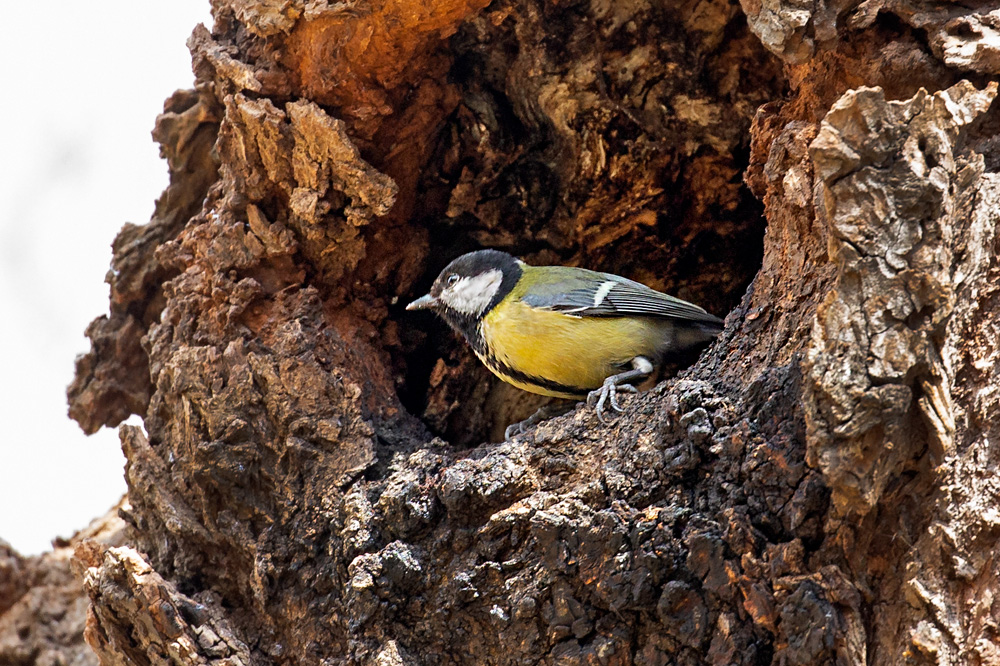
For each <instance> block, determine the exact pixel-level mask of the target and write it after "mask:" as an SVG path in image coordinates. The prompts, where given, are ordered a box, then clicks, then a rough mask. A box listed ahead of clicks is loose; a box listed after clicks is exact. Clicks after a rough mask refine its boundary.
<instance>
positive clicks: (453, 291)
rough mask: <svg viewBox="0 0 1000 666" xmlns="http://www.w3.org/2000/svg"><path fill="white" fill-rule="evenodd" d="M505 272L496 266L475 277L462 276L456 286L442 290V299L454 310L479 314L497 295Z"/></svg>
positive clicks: (468, 313) (474, 314)
mask: <svg viewBox="0 0 1000 666" xmlns="http://www.w3.org/2000/svg"><path fill="white" fill-rule="evenodd" d="M501 282H503V273H502V272H501V271H500V270H499V269H497V268H494V269H492V270H488V271H486V272H485V273H480V274H479V275H474V276H473V277H464V278H461V279H460V280H459V281H458V282H456V283H455V284H454V286H452V287H449V288H448V289H445V290H444V291H443V292H441V296H440V299H441V300H442V301H443V302H444V304H445V305H447V306H448V307H450V308H451V309H453V310H458V311H459V312H461V313H463V314H467V315H473V316H479V315H481V314H482V313H483V310H485V309H486V306H487V305H489V304H490V301H492V300H493V297H494V296H496V295H497V290H498V289H499V288H500V283H501Z"/></svg>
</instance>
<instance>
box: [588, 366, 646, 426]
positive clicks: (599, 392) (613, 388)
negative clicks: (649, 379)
mask: <svg viewBox="0 0 1000 666" xmlns="http://www.w3.org/2000/svg"><path fill="white" fill-rule="evenodd" d="M617 379H618V377H617V375H616V376H613V377H608V378H607V379H605V380H604V384H603V385H602V386H601V388H599V389H594V390H593V391H591V392H590V393H588V394H587V406H588V407H594V406H595V405H596V410H595V411H596V412H597V420H598V421H600V422H601V423H603V424H604V425H607V424H608V423H609V421H608V419H607V418H606V417H605V416H604V405H605V404H607V405H610V406H611V409H612V410H613V411H615V412H619V413H621V412H623V411H625V410H624V409H622V407H621V405H619V404H618V392H619V391H621V392H623V393H638V392H639V389H637V388H636V387H634V386H632V385H631V384H618V383H617Z"/></svg>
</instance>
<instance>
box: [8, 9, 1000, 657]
mask: <svg viewBox="0 0 1000 666" xmlns="http://www.w3.org/2000/svg"><path fill="white" fill-rule="evenodd" d="M800 4H801V3H799V4H796V3H782V2H781V0H777V1H776V2H769V3H761V4H760V5H755V4H754V3H752V2H743V3H741V4H736V3H734V2H685V1H678V2H673V3H669V4H666V5H662V4H653V3H648V2H643V1H642V0H637V1H636V2H627V3H622V2H615V3H610V2H603V1H602V0H592V1H590V2H574V3H561V4H547V3H542V2H536V1H534V0H508V1H504V0H497V1H495V2H493V3H490V4H487V3H486V2H485V1H483V2H469V1H459V0H452V1H446V2H439V3H434V5H433V7H432V8H428V7H425V5H424V4H423V3H414V2H410V1H409V0H392V1H388V2H380V3H354V4H351V5H350V6H347V5H344V4H329V3H326V2H308V3H306V2H301V1H294V0H293V1H292V2H284V3H275V2H254V1H252V0H215V1H214V2H213V15H214V17H215V25H214V27H213V29H212V30H211V31H210V30H208V29H207V28H204V27H199V28H197V29H196V30H195V31H194V33H193V34H192V37H191V40H190V42H189V45H190V47H191V50H192V54H193V59H194V63H195V74H196V87H195V90H194V91H189V92H182V93H177V94H175V96H174V97H172V98H171V100H169V101H168V104H167V105H166V110H165V113H164V115H163V116H161V117H160V119H159V121H158V124H157V128H158V129H157V138H158V140H159V141H161V144H162V145H163V147H164V148H163V150H164V154H165V155H166V156H167V157H168V160H169V162H170V168H171V185H170V188H168V190H167V191H166V193H165V195H164V197H163V198H162V199H161V200H160V202H159V205H158V207H157V212H156V214H155V215H154V218H153V220H152V221H151V223H150V224H149V225H147V226H145V227H127V228H126V229H124V230H123V232H122V234H121V235H120V236H119V238H118V240H117V241H116V244H115V259H114V264H113V269H114V270H113V271H112V272H111V273H110V274H109V281H110V282H111V286H112V302H111V314H110V316H109V317H108V318H106V319H101V320H98V321H97V322H95V323H94V324H93V325H92V326H91V328H90V329H88V335H89V336H90V337H91V339H92V340H93V343H94V344H93V349H92V351H91V352H90V354H89V355H87V356H85V357H83V358H82V359H81V361H80V362H79V363H78V366H77V369H78V373H77V379H76V381H75V382H74V385H73V386H72V387H71V389H70V404H71V413H72V414H73V415H74V417H75V418H77V420H78V421H80V423H81V425H82V426H83V427H84V428H85V429H86V430H93V429H95V428H97V427H100V426H101V425H102V424H108V425H114V424H116V423H118V422H120V421H121V420H122V419H123V418H125V417H126V416H127V415H128V414H130V413H138V414H140V415H141V416H142V417H143V418H144V423H145V432H144V431H143V430H142V429H139V428H135V427H128V426H124V427H122V445H123V448H124V451H125V453H126V457H127V458H128V466H127V469H126V477H127V480H128V484H129V494H128V500H129V506H128V507H127V508H124V509H123V510H122V512H121V513H122V516H123V518H124V519H125V522H126V523H127V526H128V527H127V530H126V535H125V540H124V541H123V542H122V543H120V544H114V547H112V546H108V545H101V544H99V543H97V542H93V541H86V540H84V541H83V542H82V543H81V544H80V545H78V546H76V559H75V562H76V565H75V566H76V569H77V573H78V576H79V580H80V581H82V584H83V588H84V590H85V591H86V594H87V595H88V597H89V599H90V602H91V610H90V611H89V615H88V620H87V627H86V638H87V640H88V642H89V643H90V645H91V646H92V647H93V648H94V649H95V650H96V652H97V654H98V656H99V657H100V659H101V661H102V663H108V664H119V663H121V664H124V663H157V664H158V663H179V664H202V663H213V662H219V663H230V664H239V663H254V664H269V663H282V664H284V663H292V664H298V663H301V664H305V663H316V662H322V663H328V664H385V665H393V666H395V665H401V664H406V665H409V664H483V663H490V664H514V663H552V664H577V663H579V664H747V665H750V664H755V665H756V664H830V663H835V664H900V663H914V664H923V663H927V664H955V665H958V664H998V663H1000V649H998V648H997V645H998V642H997V641H998V636H997V629H996V627H997V626H998V625H997V623H998V622H1000V606H998V604H997V601H996V599H995V595H996V592H997V586H998V580H1000V564H998V562H997V560H996V558H995V556H994V553H995V552H996V546H997V539H998V537H1000V530H998V528H997V524H998V522H997V515H996V508H995V507H996V506H998V499H1000V497H998V495H1000V479H998V477H997V474H996V465H997V460H998V457H1000V451H998V434H1000V433H998V427H1000V426H998V425H997V423H998V422H997V419H996V418H995V414H996V413H998V412H997V410H998V404H997V403H998V401H1000V397H998V396H1000V392H998V387H1000V376H998V374H997V370H996V367H997V358H998V354H1000V349H998V343H997V340H998V339H1000V335H998V333H1000V331H998V330H997V329H998V327H997V322H998V321H1000V319H998V313H1000V295H998V287H997V284H998V282H997V279H998V277H1000V266H998V261H997V253H998V245H997V234H996V218H997V216H998V215H1000V201H998V197H1000V182H998V180H997V175H996V169H997V165H998V164H1000V152H998V145H997V142H996V139H995V137H996V135H997V132H996V130H997V128H998V127H1000V116H998V113H997V111H996V109H995V108H994V106H995V104H994V99H995V96H996V92H997V88H996V83H995V79H996V75H997V69H998V66H997V61H996V58H995V44H994V41H993V40H992V38H991V36H992V35H993V32H992V28H991V27H990V26H992V25H993V24H994V23H995V19H994V14H995V11H993V12H992V13H991V10H990V8H989V7H986V8H981V9H969V8H959V7H958V6H954V5H936V4H932V3H922V4H919V5H915V4H913V3H906V2H881V3H876V4H873V3H869V2H866V3H841V4H834V5H829V6H827V5H822V4H820V5H808V6H800ZM480 246H492V247H499V248H502V249H505V250H508V251H511V252H513V253H515V254H518V255H520V256H522V257H524V258H525V259H527V260H529V261H532V262H537V263H556V262H558V263H567V264H576V265H586V266H588V267H592V268H599V269H604V270H611V271H614V272H617V273H620V274H624V275H627V276H629V277H632V278H635V279H639V280H643V281H645V282H647V283H649V284H651V285H652V286H655V287H658V288H663V289H667V290H670V291H672V292H673V293H677V294H678V295H680V296H682V297H684V298H687V299H690V300H693V301H695V302H700V303H703V304H705V305H706V306H707V307H708V309H709V310H711V311H713V312H714V313H716V314H719V315H725V314H727V313H728V317H727V327H726V331H725V332H724V333H723V334H722V336H721V337H720V339H719V341H718V342H717V343H715V344H714V345H713V346H711V347H710V348H709V349H708V350H706V351H705V353H703V354H702V355H701V357H700V358H699V359H698V360H697V362H696V363H695V364H694V365H693V366H692V367H691V368H690V369H688V370H687V371H685V372H684V373H682V374H681V375H680V376H678V377H676V378H673V379H669V380H667V381H664V382H661V383H659V384H658V385H657V386H656V387H655V388H654V389H652V390H651V391H649V392H647V393H644V394H641V395H640V396H637V397H634V398H631V399H628V401H627V412H626V414H625V415H624V416H623V417H622V418H620V419H619V420H618V421H617V422H616V423H615V424H614V425H613V426H611V427H603V426H601V425H600V424H599V423H598V422H597V420H596V418H595V416H594V414H593V413H592V412H590V411H588V410H586V409H576V410H574V411H572V412H571V413H569V414H567V415H566V416H563V417H560V418H556V419H552V420H550V421H547V422H545V423H543V424H541V425H539V426H538V427H536V428H535V429H533V430H531V431H530V432H528V433H526V434H525V435H522V436H519V437H518V438H516V439H514V440H513V441H510V442H504V443H490V440H491V439H495V438H496V437H495V435H496V433H497V432H498V431H501V430H502V427H503V426H504V425H506V423H507V422H509V421H510V420H512V419H513V418H516V417H517V416H519V415H521V414H523V413H524V412H525V411H529V410H531V409H533V408H534V407H535V406H536V405H537V402H535V401H533V399H531V398H530V397H525V396H523V395H518V394H517V393H516V392H515V391H514V390H513V389H509V388H508V387H505V386H503V385H499V384H498V383H497V382H496V381H495V380H493V379H491V378H490V377H489V376H488V374H487V373H486V371H485V370H483V369H482V368H480V367H479V365H478V362H477V361H475V360H474V359H473V358H472V356H471V354H469V353H468V352H467V350H465V349H464V348H463V347H462V346H461V345H460V344H459V343H458V342H457V341H456V340H454V338H453V337H452V336H451V335H450V333H448V332H447V331H445V330H444V328H443V327H442V326H440V325H439V324H437V323H433V322H431V321H429V320H428V319H420V318H418V317H414V316H408V315H406V314H405V313H404V312H403V311H402V307H401V304H402V303H405V302H407V300H408V299H409V298H410V297H411V296H412V295H415V294H417V292H421V290H422V289H423V288H424V287H426V285H427V284H428V283H429V281H430V279H431V278H432V277H433V275H434V274H436V272H437V271H438V270H439V269H440V268H441V266H443V265H444V264H445V263H447V261H448V260H450V259H451V258H452V257H454V256H455V255H457V254H459V253H460V252H463V251H465V250H468V249H472V248H474V247H480ZM15 587H16V586H15ZM6 589H7V588H4V587H0V590H6ZM12 589H13V588H12ZM3 594H7V593H6V592H3ZM16 594H24V588H20V587H18V588H16ZM16 594H15V593H14V592H12V593H11V595H14V596H16ZM8 596H10V595H8ZM8 612H9V611H8ZM6 618H7V615H6V614H4V615H3V616H0V626H2V623H3V622H4V621H6Z"/></svg>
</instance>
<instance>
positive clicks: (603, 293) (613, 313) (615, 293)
mask: <svg viewBox="0 0 1000 666" xmlns="http://www.w3.org/2000/svg"><path fill="white" fill-rule="evenodd" d="M594 275H596V276H600V278H602V279H594V280H586V281H577V282H576V284H574V285H573V286H572V287H571V288H570V289H568V290H567V291H563V292H560V293H543V294H526V295H525V296H523V297H522V298H521V300H522V301H524V302H525V303H526V304H528V305H530V306H531V307H534V308H539V309H544V310H551V311H553V312H562V313H563V314H568V315H575V316H578V317H623V316H633V317H635V316H639V317H669V318H674V319H685V320H691V321H697V322H705V323H712V324H721V323H722V320H721V319H719V318H718V317H715V316H713V315H710V314H709V313H707V312H705V311H704V310H703V309H702V308H700V307H698V306H697V305H694V304H692V303H688V302H687V301H682V300H681V299H679V298H674V297H673V296H669V295H667V294H663V293H660V292H658V291H655V290H653V289H650V288H649V287H647V286H646V285H644V284H640V283H638V282H633V281H632V280H628V279H626V278H623V277H619V276H617V275H610V274H608V273H595V274H594Z"/></svg>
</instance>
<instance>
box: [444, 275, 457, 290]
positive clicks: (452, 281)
mask: <svg viewBox="0 0 1000 666" xmlns="http://www.w3.org/2000/svg"><path fill="white" fill-rule="evenodd" d="M445 281H446V282H447V283H448V286H449V287H454V286H455V283H456V282H458V275H456V274H455V273H452V274H451V275H449V276H448V277H447V278H445Z"/></svg>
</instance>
